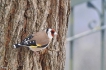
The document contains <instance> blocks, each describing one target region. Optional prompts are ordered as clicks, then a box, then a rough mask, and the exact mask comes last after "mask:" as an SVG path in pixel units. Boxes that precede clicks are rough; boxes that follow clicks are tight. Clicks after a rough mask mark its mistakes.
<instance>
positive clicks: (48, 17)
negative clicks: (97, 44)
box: [0, 0, 70, 70]
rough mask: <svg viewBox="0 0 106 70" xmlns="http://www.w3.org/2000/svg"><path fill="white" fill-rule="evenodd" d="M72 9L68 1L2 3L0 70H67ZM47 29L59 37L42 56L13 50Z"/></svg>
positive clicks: (14, 0) (5, 0) (4, 0)
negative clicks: (70, 9) (69, 21)
mask: <svg viewBox="0 0 106 70" xmlns="http://www.w3.org/2000/svg"><path fill="white" fill-rule="evenodd" d="M69 5H70V2H69V0H0V70H64V66H65V38H66V31H67V25H68V16H69V12H70V11H69ZM47 27H49V28H54V29H55V30H56V32H58V36H57V37H56V38H55V39H53V41H52V42H51V44H50V45H49V46H48V48H46V49H45V50H43V51H40V52H37V53H39V54H36V52H32V51H31V50H29V49H28V48H26V47H21V48H17V49H14V48H13V44H15V43H19V42H21V41H22V40H23V39H24V38H25V37H27V36H28V35H29V34H31V33H32V32H37V31H40V30H42V29H45V28H47Z"/></svg>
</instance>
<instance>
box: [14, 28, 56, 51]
mask: <svg viewBox="0 0 106 70" xmlns="http://www.w3.org/2000/svg"><path fill="white" fill-rule="evenodd" d="M56 35H57V32H56V31H55V30H54V29H51V28H47V29H46V30H44V31H39V32H36V33H33V34H31V35H29V36H28V37H26V38H25V39H24V40H22V42H21V43H18V44H14V45H13V47H14V48H19V47H28V48H29V49H30V50H32V51H34V52H36V51H40V50H42V49H45V48H46V47H47V46H48V45H49V44H50V42H51V40H52V39H53V38H54V36H56Z"/></svg>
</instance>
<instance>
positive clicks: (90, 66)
mask: <svg viewBox="0 0 106 70" xmlns="http://www.w3.org/2000/svg"><path fill="white" fill-rule="evenodd" d="M65 70H106V0H71V15H70V18H69V26H68V32H67V41H66V64H65Z"/></svg>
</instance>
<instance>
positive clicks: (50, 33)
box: [46, 28, 57, 39]
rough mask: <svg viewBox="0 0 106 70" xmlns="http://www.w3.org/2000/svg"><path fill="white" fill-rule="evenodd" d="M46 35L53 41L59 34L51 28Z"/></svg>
mask: <svg viewBox="0 0 106 70" xmlns="http://www.w3.org/2000/svg"><path fill="white" fill-rule="evenodd" d="M46 33H47V34H48V37H49V38H50V39H52V38H53V37H54V36H55V35H57V32H56V31H55V30H54V29H51V28H48V29H46Z"/></svg>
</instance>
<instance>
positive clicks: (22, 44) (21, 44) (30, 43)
mask: <svg viewBox="0 0 106 70" xmlns="http://www.w3.org/2000/svg"><path fill="white" fill-rule="evenodd" d="M22 46H26V47H28V46H36V41H35V40H32V41H22V42H21V43H20V44H14V45H13V47H14V48H19V47H22Z"/></svg>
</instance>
